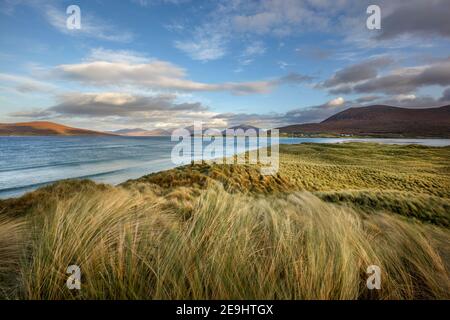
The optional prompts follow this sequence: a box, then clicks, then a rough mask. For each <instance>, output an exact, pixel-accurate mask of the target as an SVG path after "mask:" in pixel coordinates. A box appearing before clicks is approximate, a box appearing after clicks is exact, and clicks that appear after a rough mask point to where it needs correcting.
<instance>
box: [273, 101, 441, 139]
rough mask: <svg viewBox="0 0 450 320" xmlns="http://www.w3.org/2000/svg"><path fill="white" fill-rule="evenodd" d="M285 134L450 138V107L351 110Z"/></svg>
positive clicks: (285, 130)
mask: <svg viewBox="0 0 450 320" xmlns="http://www.w3.org/2000/svg"><path fill="white" fill-rule="evenodd" d="M279 129H280V133H285V134H351V135H363V136H365V135H367V136H392V137H450V106H444V107H440V108H429V109H407V108H398V107H391V106H383V105H375V106H369V107H361V108H350V109H347V110H344V111H342V112H339V113H337V114H335V115H334V116H332V117H330V118H328V119H326V120H324V121H322V122H321V123H309V124H299V125H290V126H286V127H282V128H279Z"/></svg>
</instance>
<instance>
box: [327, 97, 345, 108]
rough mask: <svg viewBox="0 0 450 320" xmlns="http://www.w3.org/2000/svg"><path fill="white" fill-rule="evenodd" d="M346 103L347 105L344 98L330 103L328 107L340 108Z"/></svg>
mask: <svg viewBox="0 0 450 320" xmlns="http://www.w3.org/2000/svg"><path fill="white" fill-rule="evenodd" d="M344 103H345V100H344V98H342V97H338V98H336V99H333V100H330V101H328V103H327V105H328V106H329V107H338V106H342V105H343V104H344Z"/></svg>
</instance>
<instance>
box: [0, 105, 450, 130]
mask: <svg viewBox="0 0 450 320" xmlns="http://www.w3.org/2000/svg"><path fill="white" fill-rule="evenodd" d="M186 129H187V130H189V131H190V132H191V133H193V127H187V128H186ZM229 129H232V130H237V129H243V130H244V131H245V130H248V129H254V130H255V131H256V132H259V131H260V130H261V129H259V128H257V127H254V126H250V125H245V124H242V125H239V126H234V127H231V128H229ZM278 129H279V130H280V133H281V134H284V135H294V136H304V135H322V136H326V135H356V136H374V137H436V138H437V137H439V138H450V105H448V106H443V107H440V108H428V109H411V108H399V107H392V106H385V105H374V106H368V107H359V108H349V109H346V110H344V111H341V112H339V113H337V114H335V115H333V116H331V117H329V118H328V119H326V120H324V121H322V122H320V123H306V124H295V125H289V126H285V127H280V128H278ZM203 130H204V131H205V130H207V129H206V128H205V129H203ZM222 132H223V133H225V132H226V130H224V131H222ZM170 134H171V132H170V131H169V130H163V129H154V130H145V129H141V128H133V129H121V130H116V131H111V132H100V131H93V130H86V129H78V128H73V127H68V126H65V125H61V124H57V123H53V122H48V121H37V122H21V123H0V136H47V135H63V136H92V135H121V136H141V137H151V136H170Z"/></svg>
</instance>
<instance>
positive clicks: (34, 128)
mask: <svg viewBox="0 0 450 320" xmlns="http://www.w3.org/2000/svg"><path fill="white" fill-rule="evenodd" d="M100 135H102V136H103V135H112V134H109V133H105V132H99V131H92V130H85V129H79V128H72V127H68V126H64V125H62V124H58V123H54V122H48V121H35V122H20V123H0V136H100Z"/></svg>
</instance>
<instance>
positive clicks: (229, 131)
mask: <svg viewBox="0 0 450 320" xmlns="http://www.w3.org/2000/svg"><path fill="white" fill-rule="evenodd" d="M237 130H243V131H244V134H249V132H248V131H247V130H254V132H256V134H258V133H259V132H260V131H263V130H262V129H260V128H257V127H254V126H251V125H247V124H240V125H238V126H234V127H230V128H227V129H225V130H223V131H222V133H223V134H224V135H225V134H233V133H234V132H235V131H237Z"/></svg>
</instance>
